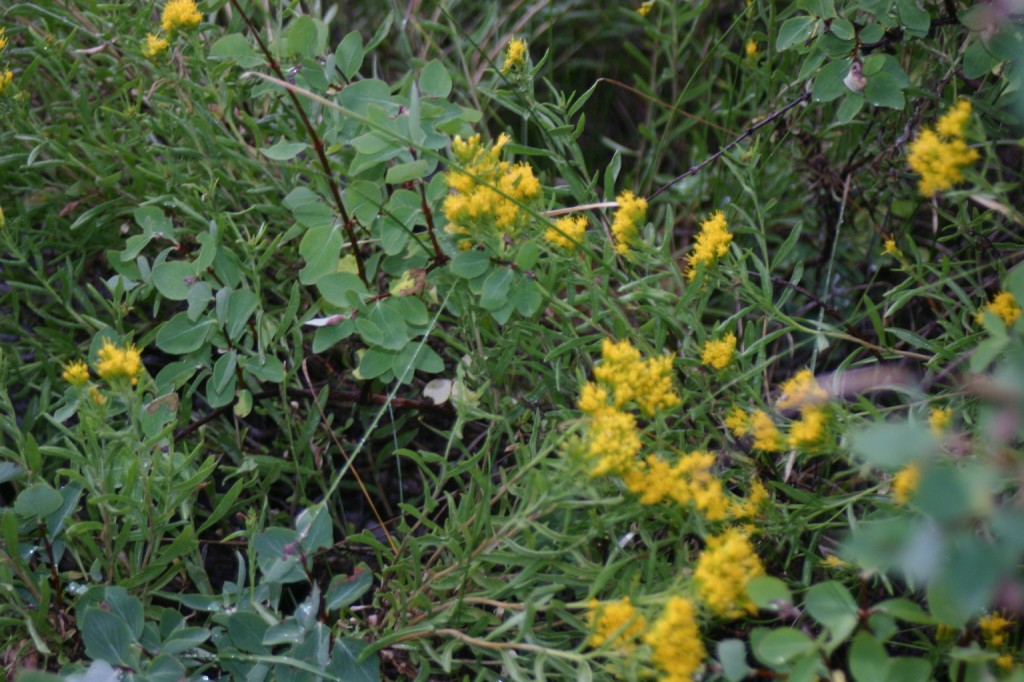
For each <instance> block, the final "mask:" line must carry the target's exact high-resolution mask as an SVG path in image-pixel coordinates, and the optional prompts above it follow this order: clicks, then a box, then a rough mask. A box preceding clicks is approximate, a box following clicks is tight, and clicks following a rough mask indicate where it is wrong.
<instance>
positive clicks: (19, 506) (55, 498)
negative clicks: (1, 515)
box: [14, 483, 64, 519]
mask: <svg viewBox="0 0 1024 682" xmlns="http://www.w3.org/2000/svg"><path fill="white" fill-rule="evenodd" d="M62 504H64V497H63V496H62V495H61V494H60V493H59V492H58V491H56V490H54V489H53V488H52V487H51V486H50V485H49V484H47V483H35V484H33V485H31V486H29V487H28V488H25V489H24V490H22V491H21V492H20V493H18V497H17V498H15V500H14V512H15V513H16V514H17V515H18V516H21V517H22V518H26V519H31V518H42V517H44V516H49V515H50V514H52V513H54V512H55V511H57V510H58V509H60V507H61V505H62Z"/></svg>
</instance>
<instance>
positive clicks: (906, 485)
mask: <svg viewBox="0 0 1024 682" xmlns="http://www.w3.org/2000/svg"><path fill="white" fill-rule="evenodd" d="M920 481H921V467H919V466H918V465H917V464H908V465H907V466H905V467H903V468H902V469H900V470H899V471H897V472H896V473H895V474H893V477H892V501H893V502H895V503H896V504H898V505H900V506H903V505H905V504H906V503H907V502H909V501H910V498H911V497H913V495H914V491H916V490H917V484H918V483H920Z"/></svg>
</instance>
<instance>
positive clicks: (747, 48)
mask: <svg viewBox="0 0 1024 682" xmlns="http://www.w3.org/2000/svg"><path fill="white" fill-rule="evenodd" d="M743 51H744V52H746V53H747V59H753V58H754V57H756V56H757V51H758V48H757V41H756V40H748V41H747V44H746V45H744V46H743Z"/></svg>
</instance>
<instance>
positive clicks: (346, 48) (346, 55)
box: [334, 31, 363, 80]
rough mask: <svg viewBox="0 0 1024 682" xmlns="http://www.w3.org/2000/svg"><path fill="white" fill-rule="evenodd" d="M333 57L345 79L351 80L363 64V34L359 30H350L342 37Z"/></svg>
mask: <svg viewBox="0 0 1024 682" xmlns="http://www.w3.org/2000/svg"><path fill="white" fill-rule="evenodd" d="M334 59H335V62H336V64H337V66H338V68H339V69H340V70H341V74H342V75H343V76H345V79H346V80H351V79H352V76H354V75H356V73H358V72H359V67H360V66H362V65H363V36H362V35H360V34H359V31H352V32H351V33H349V34H348V35H347V36H345V37H344V38H342V40H341V42H340V43H339V44H338V49H336V50H335V51H334Z"/></svg>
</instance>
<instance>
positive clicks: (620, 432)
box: [584, 407, 642, 477]
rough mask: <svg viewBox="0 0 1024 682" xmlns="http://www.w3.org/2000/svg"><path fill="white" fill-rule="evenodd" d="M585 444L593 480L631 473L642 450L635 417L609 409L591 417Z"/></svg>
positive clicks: (601, 410)
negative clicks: (612, 474)
mask: <svg viewBox="0 0 1024 682" xmlns="http://www.w3.org/2000/svg"><path fill="white" fill-rule="evenodd" d="M584 442H585V443H586V450H585V452H584V456H585V457H586V458H587V459H588V460H590V461H592V462H593V468H592V469H591V470H590V474H591V475H592V476H595V477H596V476H604V475H606V474H611V473H616V474H621V473H623V472H626V471H629V470H631V469H632V468H633V466H634V462H635V460H636V455H637V453H639V452H640V448H641V447H642V444H641V442H640V432H639V430H638V429H637V426H636V417H634V416H633V415H631V414H629V413H627V412H620V411H619V410H616V409H615V408H612V407H606V408H604V409H600V410H598V411H597V412H595V413H594V414H593V415H591V418H590V423H589V424H588V427H587V435H586V438H585V441H584Z"/></svg>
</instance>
